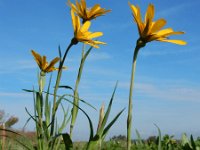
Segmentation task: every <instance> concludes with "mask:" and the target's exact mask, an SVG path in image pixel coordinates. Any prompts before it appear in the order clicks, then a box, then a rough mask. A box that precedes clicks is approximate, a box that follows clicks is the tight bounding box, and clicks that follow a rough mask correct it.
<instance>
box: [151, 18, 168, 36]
mask: <svg viewBox="0 0 200 150" xmlns="http://www.w3.org/2000/svg"><path fill="white" fill-rule="evenodd" d="M166 23H167V22H166V20H165V19H159V20H157V21H156V22H155V23H154V24H153V25H152V28H151V33H153V32H157V31H159V30H160V29H162V28H163V27H164V26H165V24H166Z"/></svg>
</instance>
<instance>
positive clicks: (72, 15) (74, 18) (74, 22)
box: [71, 9, 76, 31]
mask: <svg viewBox="0 0 200 150" xmlns="http://www.w3.org/2000/svg"><path fill="white" fill-rule="evenodd" d="M71 17H72V25H73V28H74V31H76V17H75V15H74V11H73V10H72V9H71Z"/></svg>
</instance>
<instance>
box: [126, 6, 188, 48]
mask: <svg viewBox="0 0 200 150" xmlns="http://www.w3.org/2000/svg"><path fill="white" fill-rule="evenodd" d="M129 6H130V8H131V10H132V13H133V17H134V21H135V22H136V24H137V27H138V31H139V35H140V40H141V41H143V42H144V43H145V44H146V43H147V42H151V41H154V40H155V41H162V42H170V43H174V44H179V45H185V44H186V42H185V41H182V40H171V39H168V37H169V36H170V35H178V34H184V32H182V31H178V32H176V31H174V30H173V29H172V28H166V29H162V28H163V27H164V26H165V24H166V23H167V22H166V20H165V19H163V18H161V19H158V20H157V21H153V18H154V14H155V10H154V5H153V4H149V6H148V8H147V11H146V15H145V19H144V21H142V17H141V13H140V8H139V7H138V6H134V5H132V4H130V3H129Z"/></svg>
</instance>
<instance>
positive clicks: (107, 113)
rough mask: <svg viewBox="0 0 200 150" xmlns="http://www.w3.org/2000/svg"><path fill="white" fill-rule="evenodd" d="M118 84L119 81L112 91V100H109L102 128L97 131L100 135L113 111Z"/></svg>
mask: <svg viewBox="0 0 200 150" xmlns="http://www.w3.org/2000/svg"><path fill="white" fill-rule="evenodd" d="M117 84H118V82H117V83H116V85H115V88H114V91H113V93H112V97H111V99H110V102H109V105H108V108H107V111H106V113H105V116H104V118H103V121H102V125H101V128H100V129H99V130H98V133H97V134H99V135H102V133H103V129H104V127H105V125H106V123H107V120H108V117H109V114H110V111H111V107H112V102H113V99H114V95H115V91H116V89H117Z"/></svg>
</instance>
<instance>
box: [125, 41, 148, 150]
mask: <svg viewBox="0 0 200 150" xmlns="http://www.w3.org/2000/svg"><path fill="white" fill-rule="evenodd" d="M144 46H145V43H143V41H142V40H141V39H138V40H137V44H136V47H135V51H134V55H133V62H132V71H131V80H130V91H129V103H128V118H127V150H130V149H131V129H132V111H133V110H132V109H133V87H134V77H135V69H136V60H137V55H138V52H139V49H140V48H141V47H144Z"/></svg>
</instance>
